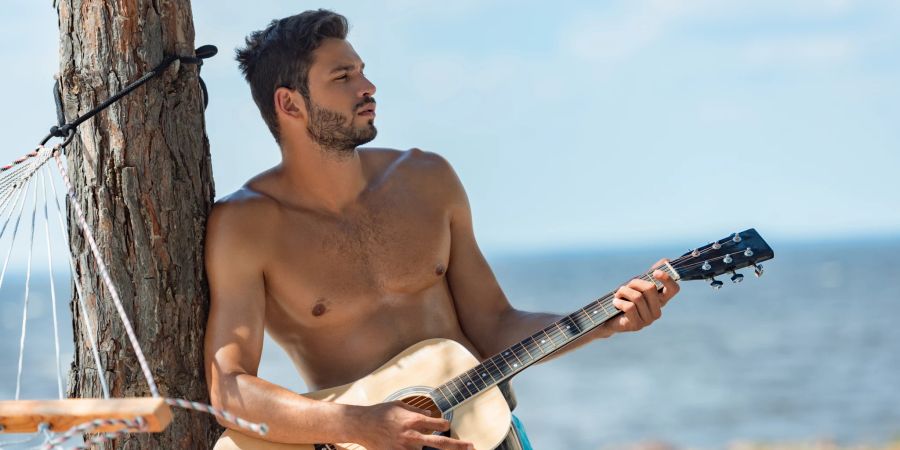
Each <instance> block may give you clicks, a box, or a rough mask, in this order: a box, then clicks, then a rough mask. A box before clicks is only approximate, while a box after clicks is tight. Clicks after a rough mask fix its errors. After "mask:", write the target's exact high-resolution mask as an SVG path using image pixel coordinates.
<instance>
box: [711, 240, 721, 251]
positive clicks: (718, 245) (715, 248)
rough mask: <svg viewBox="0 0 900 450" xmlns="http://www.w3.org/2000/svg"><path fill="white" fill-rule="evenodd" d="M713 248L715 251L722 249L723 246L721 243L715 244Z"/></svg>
mask: <svg viewBox="0 0 900 450" xmlns="http://www.w3.org/2000/svg"><path fill="white" fill-rule="evenodd" d="M712 248H713V250H718V249H720V248H722V244H720V243H719V241H716V242H713V243H712Z"/></svg>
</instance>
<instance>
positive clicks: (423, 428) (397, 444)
mask: <svg viewBox="0 0 900 450" xmlns="http://www.w3.org/2000/svg"><path fill="white" fill-rule="evenodd" d="M358 411H359V413H360V414H359V415H358V416H357V424H358V426H356V427H354V428H355V430H358V434H359V437H357V438H356V440H355V441H354V442H356V443H358V444H360V445H362V446H364V447H365V448H367V449H373V450H374V449H377V450H382V449H385V450H421V449H422V447H426V446H427V447H432V448H436V449H440V450H474V449H475V446H474V445H472V444H471V443H469V442H463V441H460V440H458V439H452V438H449V437H446V436H438V435H436V434H432V433H433V432H444V431H447V430H449V429H450V421H448V420H446V419H443V418H439V417H430V416H429V415H428V414H429V412H428V411H427V410H424V409H419V408H416V407H413V406H410V405H407V404H406V403H403V402H401V401H394V402H390V403H379V404H377V405H373V406H362V407H359V409H358Z"/></svg>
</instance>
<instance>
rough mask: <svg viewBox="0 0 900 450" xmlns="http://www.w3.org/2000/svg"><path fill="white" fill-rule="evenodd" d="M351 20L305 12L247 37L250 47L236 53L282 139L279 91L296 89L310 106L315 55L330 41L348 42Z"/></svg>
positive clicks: (261, 109)
mask: <svg viewBox="0 0 900 450" xmlns="http://www.w3.org/2000/svg"><path fill="white" fill-rule="evenodd" d="M348 28H349V26H348V24H347V18H346V17H344V16H342V15H340V14H338V13H336V12H333V11H329V10H326V9H318V10H310V11H304V12H302V13H300V14H297V15H295V16H290V17H285V18H284V19H279V20H273V21H272V22H271V23H269V26H267V27H266V28H265V29H263V30H260V31H255V32H253V33H250V35H249V36H247V39H246V43H247V46H246V47H244V48H239V49H237V50H236V52H235V53H236V59H237V61H238V63H239V65H238V67H240V69H241V72H243V74H244V78H246V79H247V82H248V83H250V93H251V94H252V95H253V100H254V101H255V102H256V106H258V107H259V112H260V114H262V118H263V120H264V121H265V122H266V125H268V126H269V131H271V132H272V135H274V136H275V141H277V142H279V143H280V142H281V140H280V138H279V130H278V120H277V119H276V117H275V101H274V99H273V97H274V95H275V90H276V89H278V88H280V87H287V88H291V89H296V90H297V91H298V92H300V95H302V96H303V98H304V99H305V100H306V103H307V104H309V68H310V66H312V63H313V55H312V54H313V51H315V49H317V48H319V45H321V44H322V41H323V40H325V39H327V38H337V39H346V38H347V30H348Z"/></svg>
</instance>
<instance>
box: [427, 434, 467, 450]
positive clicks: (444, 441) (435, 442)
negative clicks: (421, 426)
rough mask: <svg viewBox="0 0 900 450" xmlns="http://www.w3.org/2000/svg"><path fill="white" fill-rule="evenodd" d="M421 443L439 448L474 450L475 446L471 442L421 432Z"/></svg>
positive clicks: (443, 449)
mask: <svg viewBox="0 0 900 450" xmlns="http://www.w3.org/2000/svg"><path fill="white" fill-rule="evenodd" d="M422 444H423V445H426V446H428V447H433V448H437V449H440V450H475V446H474V445H473V444H472V443H471V442H465V441H460V440H458V439H453V438H449V437H446V436H437V435H434V434H423V435H422Z"/></svg>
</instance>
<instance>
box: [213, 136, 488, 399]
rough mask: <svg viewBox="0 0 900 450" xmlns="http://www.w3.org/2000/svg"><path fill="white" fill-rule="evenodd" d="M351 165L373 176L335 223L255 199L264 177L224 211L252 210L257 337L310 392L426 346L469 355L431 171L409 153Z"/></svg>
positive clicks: (440, 196) (446, 228) (371, 155)
mask: <svg viewBox="0 0 900 450" xmlns="http://www.w3.org/2000/svg"><path fill="white" fill-rule="evenodd" d="M360 158H361V160H362V162H363V164H364V165H365V166H367V167H368V169H369V171H370V172H371V173H372V174H373V176H372V177H371V181H370V184H369V187H368V188H367V189H366V191H365V192H364V193H363V194H362V195H361V196H360V198H359V201H358V202H357V203H356V204H354V205H352V208H348V209H347V210H346V211H344V212H342V213H341V214H340V215H334V214H324V213H322V212H316V211H312V210H308V209H304V208H299V207H291V206H287V204H288V203H287V202H284V201H280V200H279V199H278V198H276V197H274V196H271V195H269V194H267V193H266V192H265V191H266V179H265V178H264V177H263V178H260V179H256V180H252V181H251V182H250V183H248V185H247V187H245V188H244V189H242V190H241V191H239V192H238V193H235V194H234V195H232V196H231V197H229V199H230V200H227V201H234V200H236V201H237V202H238V203H245V204H246V205H247V206H249V207H251V208H253V209H254V211H253V214H252V216H253V217H252V220H254V221H255V223H258V224H259V232H258V233H257V235H256V236H253V237H252V239H255V240H257V241H258V245H256V246H255V247H256V248H258V249H260V251H262V252H265V254H264V255H263V256H264V258H263V260H264V261H265V267H262V268H261V270H262V272H263V275H264V277H265V290H266V312H265V315H266V330H267V331H268V333H269V334H270V336H271V337H272V338H273V339H274V340H275V341H276V342H278V343H279V344H280V345H281V346H282V347H283V348H284V349H285V351H286V352H287V353H288V355H289V356H290V357H291V358H292V360H293V362H294V364H295V366H296V367H297V368H298V370H299V371H300V373H301V375H302V376H303V378H304V379H305V381H306V383H307V385H308V386H309V387H310V388H311V389H314V390H318V389H322V388H326V387H331V386H336V385H341V384H345V383H348V382H351V381H354V380H356V379H359V378H361V377H363V376H365V375H366V374H368V373H369V372H371V371H373V370H375V369H377V368H378V367H379V366H380V365H381V364H382V363H384V362H386V361H387V360H389V359H390V358H391V357H393V356H394V355H396V354H397V353H400V352H401V351H402V350H404V349H405V348H407V347H409V346H410V345H412V344H415V343H416V342H419V341H421V340H424V339H429V338H435V337H442V338H448V339H453V340H456V341H458V342H460V343H461V344H463V345H464V346H466V347H467V348H468V349H469V350H470V351H472V352H473V354H475V355H476V356H477V355H478V354H477V353H476V351H475V348H474V346H473V345H472V344H471V342H469V340H468V339H467V338H466V337H465V335H464V334H463V332H462V330H461V328H460V325H459V321H458V319H457V315H456V310H455V308H454V303H453V297H452V295H451V292H450V290H449V288H448V284H447V280H446V276H445V275H446V272H447V270H448V267H449V265H450V208H449V203H450V201H451V200H450V199H448V198H447V195H446V193H444V192H443V190H442V189H441V187H440V185H439V183H434V177H433V176H429V175H430V174H429V173H428V172H429V170H434V169H433V168H432V166H434V164H433V161H429V156H427V155H426V154H424V153H422V152H420V151H416V150H412V151H409V152H397V151H390V150H368V151H361V152H360ZM254 228H256V227H255V226H254Z"/></svg>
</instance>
